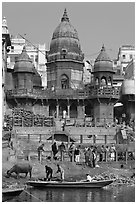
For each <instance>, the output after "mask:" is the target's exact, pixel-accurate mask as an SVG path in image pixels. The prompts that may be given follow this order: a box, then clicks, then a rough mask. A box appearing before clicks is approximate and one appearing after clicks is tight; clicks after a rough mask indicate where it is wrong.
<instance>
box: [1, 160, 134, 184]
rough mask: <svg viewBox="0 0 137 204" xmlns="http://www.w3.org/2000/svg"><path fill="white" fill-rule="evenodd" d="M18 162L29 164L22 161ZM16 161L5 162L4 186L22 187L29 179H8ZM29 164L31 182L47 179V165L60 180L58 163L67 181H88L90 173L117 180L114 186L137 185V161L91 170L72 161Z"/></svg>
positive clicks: (33, 162)
mask: <svg viewBox="0 0 137 204" xmlns="http://www.w3.org/2000/svg"><path fill="white" fill-rule="evenodd" d="M18 162H27V161H21V160H19V161H18ZM14 163H15V161H6V160H4V161H3V164H2V186H3V187H6V186H22V185H24V184H25V183H26V181H27V180H28V179H29V177H26V178H24V176H25V175H24V174H20V178H19V179H18V180H17V179H16V176H15V175H14V174H13V175H12V176H11V177H10V178H8V177H7V175H6V171H7V170H9V169H10V168H11V167H12V166H13V164H14ZM29 163H31V164H32V166H33V169H32V178H31V180H35V179H41V178H44V177H45V165H48V166H51V167H52V168H53V179H59V178H60V175H59V174H57V173H56V171H57V163H59V164H60V165H61V166H62V167H63V168H64V170H65V180H68V181H76V180H83V179H86V173H89V174H90V175H91V176H92V177H94V178H95V179H96V180H101V179H115V182H114V183H113V185H117V184H123V183H125V184H129V185H134V184H135V178H134V176H133V175H134V173H135V161H134V160H131V161H128V163H127V164H126V163H125V162H124V161H118V162H114V161H113V162H107V163H106V162H101V163H98V167H95V168H91V167H88V166H86V165H85V164H84V163H79V164H76V163H75V162H70V161H63V162H61V161H55V160H53V161H50V160H43V161H42V163H39V162H38V161H37V160H36V159H35V160H31V161H30V162H29Z"/></svg>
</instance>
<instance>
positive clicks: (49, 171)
mask: <svg viewBox="0 0 137 204" xmlns="http://www.w3.org/2000/svg"><path fill="white" fill-rule="evenodd" d="M45 170H46V180H48V181H51V179H52V174H53V169H52V168H51V167H49V166H47V165H46V166H45Z"/></svg>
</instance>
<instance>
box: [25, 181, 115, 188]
mask: <svg viewBox="0 0 137 204" xmlns="http://www.w3.org/2000/svg"><path fill="white" fill-rule="evenodd" d="M113 181H114V180H100V181H96V180H94V181H92V182H88V181H62V182H61V181H40V180H38V181H28V182H27V185H29V186H33V187H35V188H102V187H104V186H107V185H109V184H111V183H112V182H113Z"/></svg>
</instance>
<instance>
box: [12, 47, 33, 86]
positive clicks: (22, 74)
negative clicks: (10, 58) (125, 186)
mask: <svg viewBox="0 0 137 204" xmlns="http://www.w3.org/2000/svg"><path fill="white" fill-rule="evenodd" d="M33 75H34V66H33V64H32V61H31V59H30V58H29V56H28V54H27V52H26V48H25V46H24V47H23V50H22V53H21V54H20V56H19V57H18V59H17V60H16V62H15V65H14V82H15V89H27V90H32V88H33Z"/></svg>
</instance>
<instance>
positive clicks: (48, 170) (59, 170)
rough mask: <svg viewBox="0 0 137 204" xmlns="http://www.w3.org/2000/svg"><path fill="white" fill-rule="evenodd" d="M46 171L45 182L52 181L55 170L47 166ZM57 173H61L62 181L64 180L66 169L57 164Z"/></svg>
mask: <svg viewBox="0 0 137 204" xmlns="http://www.w3.org/2000/svg"><path fill="white" fill-rule="evenodd" d="M45 171H46V178H45V180H47V181H51V179H52V177H53V169H52V168H51V167H50V166H47V165H46V166H45ZM55 173H60V178H61V181H63V180H64V169H63V168H62V167H61V166H60V165H59V164H57V171H56V172H55Z"/></svg>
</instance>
